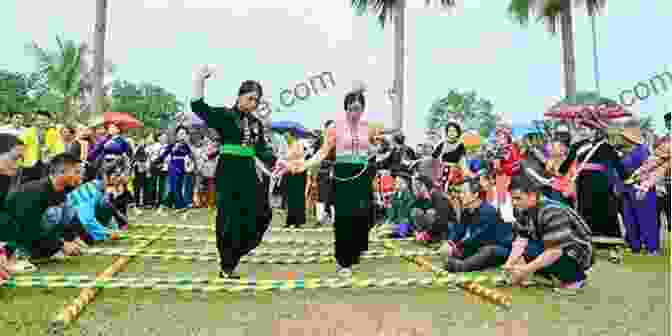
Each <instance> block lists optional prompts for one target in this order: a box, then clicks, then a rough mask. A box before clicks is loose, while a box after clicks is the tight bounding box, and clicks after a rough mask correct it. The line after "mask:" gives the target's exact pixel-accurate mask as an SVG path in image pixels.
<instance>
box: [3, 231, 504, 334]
mask: <svg viewBox="0 0 672 336" xmlns="http://www.w3.org/2000/svg"><path fill="white" fill-rule="evenodd" d="M154 227H162V228H163V230H162V232H161V233H159V234H158V235H152V236H143V235H128V236H126V237H121V239H125V238H132V239H137V240H140V241H143V242H142V243H141V244H140V247H135V248H134V249H133V250H130V251H126V252H125V253H120V254H117V255H121V257H120V258H119V259H117V260H116V261H115V263H113V264H112V265H110V266H109V267H108V268H107V269H106V270H105V271H104V272H102V273H101V274H100V275H99V276H98V277H96V278H91V277H88V278H87V277H85V276H76V275H73V276H67V275H56V276H41V277H40V276H36V277H16V278H14V279H12V280H10V281H8V282H7V283H6V284H4V285H3V287H10V288H11V287H35V288H82V289H83V290H82V292H81V293H80V295H79V297H78V298H76V299H75V300H74V302H73V303H71V304H70V305H68V306H66V307H65V309H64V310H63V312H61V313H60V314H59V315H58V316H57V318H56V319H55V320H54V321H53V322H52V326H63V327H64V326H67V325H68V324H70V323H71V322H72V321H74V320H76V319H77V318H78V317H79V315H80V314H81V312H82V311H83V309H84V307H85V306H86V305H87V304H89V303H91V302H92V301H93V300H94V299H95V296H96V295H97V294H98V291H99V290H100V289H111V288H119V289H123V288H137V289H150V290H175V291H191V292H218V291H225V292H245V291H252V292H260V291H271V290H292V289H319V288H370V287H389V286H401V287H413V286H446V285H455V284H457V285H458V286H461V287H462V288H471V287H474V286H475V284H477V283H480V282H486V281H490V282H493V281H496V279H494V278H493V276H492V275H488V274H485V273H477V272H474V273H469V274H461V275H450V274H449V275H446V274H443V275H442V276H441V277H436V276H435V277H433V278H424V279H423V278H406V279H402V278H395V277H388V278H381V279H375V278H374V279H357V278H356V277H355V278H352V279H323V278H316V279H305V280H259V281H256V280H252V281H250V280H224V279H217V280H209V279H203V278H167V279H157V278H147V279H143V278H126V279H116V278H113V276H114V275H115V274H116V273H117V272H119V271H120V270H121V269H122V268H123V267H125V266H126V265H127V264H128V262H129V261H130V260H132V258H133V257H138V256H140V257H142V256H147V257H152V258H159V259H163V260H180V261H196V260H200V259H198V257H196V258H194V257H193V256H192V257H191V258H184V256H178V255H174V256H171V255H163V256H157V255H156V254H154V255H152V254H150V253H146V252H148V251H147V250H146V249H147V247H149V246H150V245H151V244H152V243H153V242H155V241H158V240H179V241H201V242H203V241H212V239H208V238H199V237H164V234H165V233H166V232H167V231H168V230H169V229H170V228H171V226H170V225H165V226H154ZM174 228H180V227H179V226H174ZM327 231H328V230H325V231H319V232H327ZM291 232H301V230H296V231H295V230H292V231H291ZM407 240H412V239H407ZM375 241H376V242H382V243H383V245H384V246H385V248H386V249H388V248H389V245H388V243H391V242H389V241H388V240H375ZM265 242H266V243H285V244H308V245H325V244H330V243H333V242H332V241H324V240H322V241H315V240H307V239H269V240H265ZM92 250H93V251H96V250H95V249H92ZM151 251H152V252H155V251H157V250H151ZM163 251H164V252H165V251H166V250H163ZM98 252H99V253H100V254H103V252H104V251H103V249H98ZM107 252H108V253H110V252H112V251H109V250H108V251H107ZM122 252H123V251H122ZM175 252H178V251H176V250H175ZM179 252H180V253H181V254H184V251H179ZM317 252H318V251H314V250H313V251H310V250H305V251H304V253H305V254H306V255H313V257H312V258H313V259H308V260H309V261H310V262H333V259H332V258H331V256H327V257H325V256H324V251H320V253H317ZM110 254H112V255H114V254H113V253H110ZM194 254H196V253H194ZM200 254H201V255H202V254H203V253H202V252H201V253H200ZM108 255H109V254H108ZM257 255H273V253H272V252H271V251H270V250H266V251H264V250H260V251H257ZM276 255H277V254H276ZM290 255H291V254H290ZM318 255H319V256H318ZM423 255H436V253H426V252H425V253H422V252H417V251H410V252H401V251H400V250H397V251H395V252H393V253H389V252H388V253H383V252H374V253H369V254H368V256H369V257H371V258H377V257H384V256H395V257H401V258H404V259H410V260H420V259H419V258H421V256H423ZM187 257H189V256H187ZM205 259H207V260H203V261H211V260H215V258H205ZM297 260H298V259H285V260H282V261H280V260H278V261H276V262H277V263H294V262H297ZM304 260H305V259H304ZM248 261H251V262H254V261H257V260H255V258H249V259H248ZM266 263H268V262H267V261H266ZM303 263H309V262H308V261H305V262H303ZM476 290H478V287H477V288H476Z"/></svg>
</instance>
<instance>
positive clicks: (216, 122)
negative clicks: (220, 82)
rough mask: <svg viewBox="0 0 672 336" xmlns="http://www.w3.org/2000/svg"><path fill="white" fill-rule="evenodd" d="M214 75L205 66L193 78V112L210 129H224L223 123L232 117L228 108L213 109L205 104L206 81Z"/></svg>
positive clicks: (211, 70)
mask: <svg viewBox="0 0 672 336" xmlns="http://www.w3.org/2000/svg"><path fill="white" fill-rule="evenodd" d="M213 75H214V70H213V69H212V68H210V67H208V66H203V67H201V69H200V70H199V71H197V72H196V73H195V74H194V78H193V97H192V100H191V111H192V112H194V114H196V115H197V116H198V117H199V118H201V119H202V120H203V121H205V123H206V124H207V126H208V127H209V128H216V129H221V128H223V127H222V126H223V121H224V120H226V119H227V118H231V117H232V113H231V111H230V110H229V109H227V108H213V107H211V106H210V105H208V104H206V103H205V99H204V94H205V80H206V79H209V78H211V77H212V76H213Z"/></svg>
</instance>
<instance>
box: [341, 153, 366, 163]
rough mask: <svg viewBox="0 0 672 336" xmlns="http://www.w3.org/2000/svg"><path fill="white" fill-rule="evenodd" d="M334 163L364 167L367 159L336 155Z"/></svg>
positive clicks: (356, 156)
mask: <svg viewBox="0 0 672 336" xmlns="http://www.w3.org/2000/svg"><path fill="white" fill-rule="evenodd" d="M336 163H351V164H361V165H366V164H368V163H369V157H368V156H366V155H357V154H340V155H338V154H336Z"/></svg>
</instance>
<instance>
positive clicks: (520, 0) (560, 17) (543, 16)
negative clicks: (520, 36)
mask: <svg viewBox="0 0 672 336" xmlns="http://www.w3.org/2000/svg"><path fill="white" fill-rule="evenodd" d="M575 3H576V4H579V3H580V4H585V5H586V8H587V10H588V14H589V15H591V16H594V15H595V14H596V13H598V12H599V11H600V10H601V9H602V8H604V6H605V5H606V0H580V1H575ZM508 12H509V15H510V16H511V17H512V18H513V19H514V20H515V21H517V22H518V23H520V24H521V25H523V26H527V24H528V23H529V21H530V16H536V17H537V19H538V20H540V21H544V22H545V23H546V25H547V28H548V31H549V32H550V33H551V34H553V35H555V34H556V33H557V28H558V22H559V24H560V32H561V36H562V53H563V63H564V69H565V96H566V97H567V98H569V97H573V96H575V95H576V56H575V53H574V32H573V28H574V27H573V16H572V0H511V3H510V4H509V8H508Z"/></svg>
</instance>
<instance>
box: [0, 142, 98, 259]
mask: <svg viewBox="0 0 672 336" xmlns="http://www.w3.org/2000/svg"><path fill="white" fill-rule="evenodd" d="M80 164H81V160H80V159H79V157H77V156H76V155H73V154H71V153H62V154H58V155H56V156H54V157H53V158H52V160H51V162H50V164H49V176H47V177H45V178H42V179H39V180H34V181H30V182H28V183H25V184H23V185H21V186H20V187H19V189H18V190H16V191H15V192H11V193H9V194H8V195H7V196H6V198H5V201H4V211H5V216H3V222H2V223H0V227H2V235H3V236H4V237H3V240H4V241H6V243H7V244H6V245H5V253H6V254H7V255H12V254H13V253H14V252H16V251H17V250H19V249H20V250H21V251H22V252H24V253H25V254H27V255H28V256H29V257H31V258H49V257H59V256H60V257H63V256H76V255H79V254H80V252H81V251H80V249H81V247H82V246H83V245H85V244H82V242H81V239H80V236H81V235H82V234H83V233H84V229H83V227H82V226H81V225H64V223H59V222H52V221H49V220H48V219H47V218H45V214H46V212H47V210H48V209H49V208H50V207H62V206H63V203H64V202H65V199H66V195H67V194H68V193H70V192H71V191H72V190H74V189H75V188H76V187H77V186H78V185H79V183H80V180H81V166H80ZM5 237H6V238H5ZM27 267H29V268H31V269H34V268H35V266H34V265H30V264H28V265H27Z"/></svg>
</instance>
